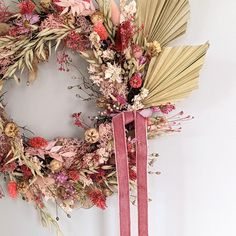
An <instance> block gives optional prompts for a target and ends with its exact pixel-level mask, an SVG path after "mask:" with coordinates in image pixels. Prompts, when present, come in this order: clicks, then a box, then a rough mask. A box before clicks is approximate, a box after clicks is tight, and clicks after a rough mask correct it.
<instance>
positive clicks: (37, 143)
mask: <svg viewBox="0 0 236 236" xmlns="http://www.w3.org/2000/svg"><path fill="white" fill-rule="evenodd" d="M28 144H29V145H30V146H31V147H32V148H44V147H46V146H47V145H48V141H47V140H46V139H44V138H42V137H34V138H31V139H30V140H29V141H28Z"/></svg>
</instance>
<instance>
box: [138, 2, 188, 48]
mask: <svg viewBox="0 0 236 236" xmlns="http://www.w3.org/2000/svg"><path fill="white" fill-rule="evenodd" d="M137 4H138V12H137V13H138V19H137V21H138V24H139V26H140V27H141V26H142V25H144V31H143V33H144V35H143V34H142V33H140V34H139V36H138V42H139V43H140V44H143V43H144V37H146V39H147V41H148V42H151V41H154V40H157V41H158V42H159V43H160V44H161V46H166V45H167V44H168V43H169V42H170V41H172V40H174V39H176V38H177V37H179V36H180V35H182V34H184V33H185V32H186V28H187V21H188V18H189V1H188V0H146V1H144V0H137Z"/></svg>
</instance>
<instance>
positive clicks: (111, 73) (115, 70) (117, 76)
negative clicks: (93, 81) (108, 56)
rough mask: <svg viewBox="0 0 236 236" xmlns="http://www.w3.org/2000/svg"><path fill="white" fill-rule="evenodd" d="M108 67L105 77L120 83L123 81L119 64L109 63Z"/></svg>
mask: <svg viewBox="0 0 236 236" xmlns="http://www.w3.org/2000/svg"><path fill="white" fill-rule="evenodd" d="M107 66H108V67H107V69H106V71H105V79H109V80H112V81H113V82H115V81H117V82H118V83H121V82H122V78H121V68H120V67H118V66H117V65H112V64H111V63H107Z"/></svg>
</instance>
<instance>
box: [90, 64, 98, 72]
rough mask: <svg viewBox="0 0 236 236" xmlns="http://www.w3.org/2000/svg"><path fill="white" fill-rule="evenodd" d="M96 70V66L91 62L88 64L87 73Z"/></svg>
mask: <svg viewBox="0 0 236 236" xmlns="http://www.w3.org/2000/svg"><path fill="white" fill-rule="evenodd" d="M96 72H97V68H96V66H94V65H93V64H90V65H89V68H88V73H89V74H94V73H96Z"/></svg>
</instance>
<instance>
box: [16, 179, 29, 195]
mask: <svg viewBox="0 0 236 236" xmlns="http://www.w3.org/2000/svg"><path fill="white" fill-rule="evenodd" d="M28 189H29V184H28V183H27V182H26V181H21V182H19V183H18V184H17V190H18V192H19V193H21V194H26V193H27V191H28Z"/></svg>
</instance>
